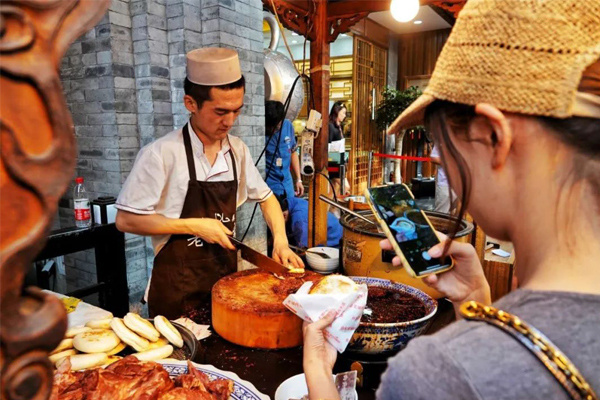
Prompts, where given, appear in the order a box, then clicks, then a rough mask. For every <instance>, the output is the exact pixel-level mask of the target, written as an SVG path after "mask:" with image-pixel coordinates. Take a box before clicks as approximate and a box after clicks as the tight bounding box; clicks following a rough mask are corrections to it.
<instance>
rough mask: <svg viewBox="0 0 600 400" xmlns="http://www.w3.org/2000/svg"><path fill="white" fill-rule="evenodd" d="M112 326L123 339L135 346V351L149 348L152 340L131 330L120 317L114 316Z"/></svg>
mask: <svg viewBox="0 0 600 400" xmlns="http://www.w3.org/2000/svg"><path fill="white" fill-rule="evenodd" d="M110 327H111V328H112V329H113V331H114V332H115V333H116V334H117V336H118V337H119V338H120V339H121V340H122V341H124V342H125V343H127V344H128V345H129V346H131V347H133V348H134V349H135V351H145V350H148V346H150V342H148V341H147V340H146V339H144V338H143V337H140V336H138V335H137V334H136V333H134V332H133V331H131V329H129V328H128V327H126V326H125V324H124V323H123V321H122V320H121V319H120V318H113V320H112V321H111V323H110Z"/></svg>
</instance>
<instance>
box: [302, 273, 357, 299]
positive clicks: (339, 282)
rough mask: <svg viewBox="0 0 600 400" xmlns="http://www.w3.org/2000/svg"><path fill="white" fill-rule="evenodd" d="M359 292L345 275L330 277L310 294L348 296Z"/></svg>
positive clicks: (312, 289)
mask: <svg viewBox="0 0 600 400" xmlns="http://www.w3.org/2000/svg"><path fill="white" fill-rule="evenodd" d="M357 290H358V285H357V284H356V282H354V281H353V280H352V279H350V278H348V277H347V276H343V275H337V274H336V275H329V276H326V277H325V278H323V279H322V280H321V281H320V282H319V283H317V284H316V285H314V286H313V287H312V288H311V289H310V294H348V293H353V292H356V291H357Z"/></svg>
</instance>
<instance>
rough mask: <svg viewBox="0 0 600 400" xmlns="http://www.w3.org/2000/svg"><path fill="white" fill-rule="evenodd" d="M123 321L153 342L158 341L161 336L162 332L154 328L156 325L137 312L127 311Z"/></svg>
mask: <svg viewBox="0 0 600 400" xmlns="http://www.w3.org/2000/svg"><path fill="white" fill-rule="evenodd" d="M123 322H124V323H125V326H127V327H128V328H129V329H131V330H132V331H134V332H135V333H137V334H138V335H140V336H142V337H144V338H146V339H148V340H149V341H151V342H156V341H157V340H158V338H160V333H158V331H157V330H156V329H155V328H154V325H152V324H151V323H150V322H149V321H148V320H146V319H144V318H142V317H140V316H139V315H137V314H134V313H127V315H126V316H125V317H124V318H123Z"/></svg>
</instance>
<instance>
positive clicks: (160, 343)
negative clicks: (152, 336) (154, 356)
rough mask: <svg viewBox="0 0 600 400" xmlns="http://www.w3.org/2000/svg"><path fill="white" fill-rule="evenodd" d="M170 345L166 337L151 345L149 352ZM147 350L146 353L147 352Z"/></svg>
mask: <svg viewBox="0 0 600 400" xmlns="http://www.w3.org/2000/svg"><path fill="white" fill-rule="evenodd" d="M168 344H169V341H168V340H167V338H165V337H162V336H161V337H160V338H159V339H158V340H157V341H156V342H152V343H150V346H148V349H147V350H152V349H158V348H159V347H163V346H166V345H168ZM147 350H146V351H147Z"/></svg>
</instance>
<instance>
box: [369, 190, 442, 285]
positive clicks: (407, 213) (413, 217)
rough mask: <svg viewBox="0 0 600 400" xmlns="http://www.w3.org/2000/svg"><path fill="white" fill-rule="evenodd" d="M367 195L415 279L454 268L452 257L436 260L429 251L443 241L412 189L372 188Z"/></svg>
mask: <svg viewBox="0 0 600 400" xmlns="http://www.w3.org/2000/svg"><path fill="white" fill-rule="evenodd" d="M365 196H366V198H367V202H368V203H369V206H371V209H372V210H373V213H374V214H375V218H376V219H377V222H379V224H380V225H381V228H382V229H383V231H384V232H385V234H386V236H387V237H388V239H389V240H390V242H391V243H392V247H393V248H394V251H395V252H396V254H397V255H398V256H400V259H401V260H402V264H403V266H404V268H406V270H407V271H408V273H409V274H410V275H411V276H413V277H416V278H421V277H424V276H427V275H431V274H437V273H440V272H444V271H447V270H449V269H450V268H452V267H453V266H454V264H453V261H452V258H450V257H444V258H433V257H431V256H430V255H429V253H428V252H427V251H428V250H429V249H430V248H432V247H433V246H435V245H436V244H438V243H440V240H439V239H438V237H437V235H436V234H435V230H434V229H433V225H431V222H430V221H429V219H428V218H427V216H426V215H425V213H424V212H423V211H422V210H421V209H420V208H419V206H418V205H417V203H416V202H415V198H414V196H413V194H412V193H411V192H410V189H409V188H408V186H406V185H405V184H403V183H402V184H399V185H390V186H379V187H373V188H368V189H367V190H366V191H365Z"/></svg>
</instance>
